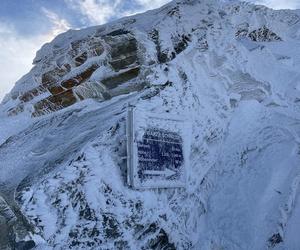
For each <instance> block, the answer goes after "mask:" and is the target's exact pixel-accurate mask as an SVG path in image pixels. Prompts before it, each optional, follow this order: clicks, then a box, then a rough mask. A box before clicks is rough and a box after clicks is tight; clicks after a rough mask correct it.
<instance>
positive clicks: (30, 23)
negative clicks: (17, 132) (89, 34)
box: [0, 0, 300, 100]
mask: <svg viewBox="0 0 300 250" xmlns="http://www.w3.org/2000/svg"><path fill="white" fill-rule="evenodd" d="M169 1H170V0H0V48H1V49H0V76H1V80H0V100H1V99H2V98H3V97H4V95H5V94H6V93H8V92H9V91H10V89H11V88H12V87H13V85H14V83H15V82H16V81H17V80H18V79H19V78H21V77H22V76H23V75H24V74H26V73H27V72H28V71H29V70H30V69H31V68H32V61H33V58H34V57H35V53H36V51H37V50H38V49H39V48H40V47H41V46H42V45H43V44H44V43H46V42H49V41H51V40H52V39H53V38H54V37H55V36H56V35H58V34H59V33H62V32H64V31H66V30H68V29H80V28H84V27H88V26H92V25H99V24H103V23H106V22H109V21H111V20H114V19H117V18H120V17H122V16H127V15H132V14H136V13H139V12H144V11H146V10H149V9H154V8H158V7H160V6H162V5H163V4H165V3H167V2H169ZM225 1H226V0H225ZM248 1H252V2H255V3H258V4H264V5H267V6H269V7H271V8H274V9H283V8H285V9H288V8H289V9H296V8H300V0H248Z"/></svg>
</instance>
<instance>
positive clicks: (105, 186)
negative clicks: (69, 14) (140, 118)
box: [0, 0, 300, 250]
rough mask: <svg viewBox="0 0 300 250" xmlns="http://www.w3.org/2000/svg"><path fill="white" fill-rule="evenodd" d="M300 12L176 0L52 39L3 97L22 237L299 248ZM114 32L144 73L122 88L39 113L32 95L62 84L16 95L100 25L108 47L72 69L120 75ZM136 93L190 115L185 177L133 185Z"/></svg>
mask: <svg viewBox="0 0 300 250" xmlns="http://www.w3.org/2000/svg"><path fill="white" fill-rule="evenodd" d="M298 14H299V11H289V10H280V11H274V10H271V9H268V8H266V7H263V6H255V5H251V4H248V3H227V4H225V3H223V2H218V1H214V0H213V1H211V0H210V1H209V0H201V1H200V0H190V1H183V0H182V1H173V2H171V3H170V4H167V5H165V6H163V7H162V8H160V9H157V10H153V11H149V12H146V13H144V14H140V15H137V16H134V17H128V18H123V19H121V20H119V21H116V22H113V23H109V24H107V25H104V26H100V27H91V28H88V29H85V30H81V31H68V32H67V33H64V34H61V35H59V36H58V37H57V38H55V39H54V40H53V41H52V42H51V43H50V44H46V45H44V46H43V47H42V49H41V50H40V51H39V52H38V53H37V58H36V59H35V67H34V68H33V69H32V71H31V72H29V73H28V75H26V76H25V77H24V78H22V79H21V80H20V81H19V82H17V83H16V86H15V88H14V90H13V91H12V92H11V94H10V95H8V96H7V97H6V99H5V101H4V102H3V103H2V105H1V107H0V109H1V120H0V128H1V133H0V194H1V195H2V196H3V197H4V198H5V199H6V200H7V202H8V203H9V204H10V206H12V207H14V209H15V211H19V210H20V211H21V212H22V214H23V215H24V216H25V218H26V220H27V222H28V223H29V224H30V225H31V227H30V229H29V227H27V233H26V236H24V237H23V238H25V239H27V240H28V239H33V240H34V241H35V244H36V245H37V249H46V248H49V249H67V248H71V249H203V250H206V249H207V250H208V249H272V248H274V249H291V250H294V249H295V250H297V249H300V242H299V237H298V232H299V230H300V224H299V222H298V221H299V218H300V205H299V198H300V196H299V193H300V192H299V182H300V164H299V163H300V138H299V137H300V71H299V66H300V32H299V30H300V22H299V21H300V16H299V15H298ZM120 30H123V31H124V30H126V31H129V33H126V34H125V35H124V34H123V33H122V32H121V33H122V34H120ZM114 31H118V32H115V33H116V34H117V35H116V36H117V38H118V39H119V38H120V39H121V40H122V39H125V40H126V39H131V40H130V41H132V37H134V38H135V39H136V41H137V50H136V51H137V52H136V53H137V58H138V60H137V61H135V62H134V67H136V66H138V67H139V68H140V69H139V75H138V76H137V78H136V79H137V80H136V81H135V80H129V81H127V82H126V81H125V83H122V84H123V85H122V84H121V85H118V87H117V88H119V86H121V87H122V86H123V88H125V90H127V91H125V92H124V91H120V92H118V91H119V89H117V90H118V91H117V90H115V89H113V90H111V89H109V90H103V88H102V89H101V88H100V89H99V88H97V91H99V93H98V92H97V96H95V97H94V98H93V99H91V98H90V97H92V96H88V95H86V96H85V98H82V99H80V98H77V99H76V101H75V102H74V103H73V102H72V105H67V106H68V107H67V108H63V109H62V107H59V108H57V109H56V108H55V109H53V110H50V111H51V112H49V113H48V112H46V113H48V114H44V113H43V114H42V115H40V116H38V117H35V116H34V117H32V114H34V112H35V111H36V108H37V107H38V106H36V103H37V102H40V101H41V100H43V98H46V99H47V98H48V97H49V96H50V99H47V100H50V101H51V100H53V99H51V95H53V96H56V94H53V92H47V91H46V90H45V91H46V92H43V93H42V94H41V95H34V97H33V99H30V101H28V102H22V98H21V99H20V96H24V93H25V94H26V93H27V92H28V91H30V90H32V89H33V88H36V87H37V86H39V84H42V83H41V82H39V81H40V80H39V79H40V76H41V75H42V74H43V73H44V72H46V71H45V69H47V70H48V68H47V67H48V66H49V65H54V64H55V63H57V60H58V58H60V55H61V54H63V55H66V53H69V52H66V51H68V48H69V47H70V44H72V43H73V42H76V41H82V40H85V39H87V40H88V41H89V39H91V40H93V39H94V36H95V34H97V36H96V37H100V38H99V39H100V40H101V39H102V40H101V43H102V45H103V46H104V47H105V48H104V50H103V51H104V52H103V54H102V55H98V54H97V55H96V56H95V55H94V54H93V55H89V56H90V58H88V59H87V61H86V62H85V63H84V64H82V65H80V66H78V65H77V66H76V65H73V66H72V67H71V71H70V72H69V73H68V74H69V75H72V74H73V75H74V74H76V72H79V71H80V70H81V69H82V68H84V67H88V66H86V65H88V64H89V63H91V62H95V61H97V62H98V64H101V66H99V65H98V66H99V68H97V69H96V70H95V71H94V73H92V74H91V76H90V79H89V80H88V81H89V82H91V84H92V83H93V82H97V83H98V82H101V81H102V82H104V80H103V77H104V76H105V77H107V75H109V76H110V77H111V75H113V77H115V76H118V74H119V75H121V76H124V75H122V72H124V71H123V69H122V70H115V71H114V70H113V69H112V68H113V67H112V66H109V65H112V64H109V63H108V64H106V60H108V61H109V60H111V57H113V54H110V53H111V52H110V49H109V48H108V49H107V48H106V46H108V45H110V46H112V50H113V49H114V46H117V45H115V44H114V43H110V42H111V40H110V39H111V38H107V36H112V35H108V34H110V33H111V32H114ZM128 34H129V35H128ZM114 36H115V34H114ZM97 39H98V38H97ZM103 41H104V42H103ZM114 41H115V40H114ZM122 41H123V40H122ZM126 41H127V40H126ZM88 46H89V45H88ZM60 53H61V54H60ZM120 53H121V52H120ZM122 53H123V52H122ZM124 53H125V52H124ZM125 54H126V56H127V54H128V53H127V52H126V53H125ZM126 56H125V57H126ZM66 58H67V59H64V60H71V59H70V58H69V57H66ZM68 58H69V59H68ZM61 60H62V59H61ZM100 62H101V63H100ZM109 62H110V61H109ZM70 65H72V63H70ZM98 66H97V67H98ZM51 67H52V66H51ZM128 67H129V68H130V67H132V65H129V66H128ZM120 72H121V73H120ZM69 75H66V76H63V77H61V78H64V77H65V78H67V77H68V76H69ZM61 78H59V81H60V79H61ZM121 78H122V77H121ZM32 79H34V81H32ZM105 79H110V80H111V79H112V78H105ZM116 79H118V78H116ZM55 84H56V82H55ZM77 84H81V82H80V83H77ZM82 84H85V82H83V83H82ZM139 84H140V85H142V87H141V86H140V85H139ZM55 86H56V85H55ZM57 86H58V85H57ZM59 86H60V85H59ZM95 86H98V85H95ZM136 86H138V87H136ZM51 87H52V86H51ZM77 87H78V86H72V89H71V91H73V92H74V93H76V88H77ZM43 91H44V90H43ZM67 91H70V90H67ZM105 91H108V93H109V94H112V93H113V94H112V96H111V98H108V99H106V98H104V93H106V94H107V92H105ZM109 91H111V92H109ZM114 91H115V92H114ZM73 92H72V93H73ZM68 93H69V92H68ZM128 104H131V105H135V106H137V107H138V108H139V109H140V110H145V111H149V112H156V113H158V114H161V115H163V114H165V113H168V115H170V114H171V115H172V114H174V115H176V116H184V117H188V118H189V120H190V122H191V124H192V138H191V154H190V166H189V170H188V181H187V185H186V188H184V189H166V190H163V189H162V190H155V189H152V190H143V191H137V190H132V189H130V188H129V187H128V186H127V184H126V162H125V161H124V156H125V155H126V137H125V131H126V129H125V124H126V123H125V117H126V108H127V106H128ZM20 105H21V106H22V107H23V108H22V109H21V111H20V112H19V111H18V112H17V114H15V116H8V115H7V112H8V113H9V110H11V109H12V108H14V107H17V106H20ZM10 115H11V113H10ZM0 212H1V211H0ZM19 224H22V223H21V222H20V223H19ZM23 224H24V223H23ZM0 226H1V225H0ZM23 227H25V226H24V225H23ZM14 229H15V231H16V234H18V230H17V229H16V227H14ZM19 238H22V237H21V236H19Z"/></svg>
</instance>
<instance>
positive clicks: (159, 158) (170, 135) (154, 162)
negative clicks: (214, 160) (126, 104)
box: [127, 108, 190, 189]
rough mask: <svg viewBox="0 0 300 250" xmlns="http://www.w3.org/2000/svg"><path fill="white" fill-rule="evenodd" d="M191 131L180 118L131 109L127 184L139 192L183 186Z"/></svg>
mask: <svg viewBox="0 0 300 250" xmlns="http://www.w3.org/2000/svg"><path fill="white" fill-rule="evenodd" d="M189 132H190V129H189V123H187V122H186V121H184V120H182V119H180V118H176V117H174V116H170V115H157V114H152V113H148V112H145V111H142V110H138V109H133V108H129V110H128V117H127V164H128V184H129V185H130V186H132V187H133V188H137V189H142V188H173V187H184V185H185V182H186V174H187V167H188V159H189V146H190V145H189V144H190V143H189V139H190V136H189Z"/></svg>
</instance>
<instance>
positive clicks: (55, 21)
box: [0, 9, 70, 101]
mask: <svg viewBox="0 0 300 250" xmlns="http://www.w3.org/2000/svg"><path fill="white" fill-rule="evenodd" d="M43 12H44V14H45V15H46V16H47V17H48V18H49V22H51V24H52V25H51V26H52V28H51V30H49V32H48V33H46V34H40V35H35V36H26V37H24V36H21V35H20V34H19V33H18V32H17V31H16V29H15V28H14V26H13V25H12V24H8V23H0V48H5V49H1V50H0V65H1V67H0V76H1V83H0V101H1V99H2V98H3V97H4V95H5V93H8V92H9V90H10V89H11V88H12V86H13V84H14V83H15V82H16V81H17V80H18V79H19V78H21V77H22V76H23V75H24V74H26V73H27V72H28V71H29V70H30V68H31V67H32V61H33V58H34V57H35V54H36V51H37V50H38V49H39V48H40V47H41V46H42V45H43V44H44V43H46V42H49V41H51V40H52V39H53V38H54V37H55V36H56V35H58V34H59V33H61V32H64V31H66V30H68V29H69V28H70V25H69V24H68V22H67V21H66V20H64V19H61V18H59V16H58V15H56V14H55V13H53V12H51V11H49V10H47V9H43Z"/></svg>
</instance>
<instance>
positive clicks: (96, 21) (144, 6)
mask: <svg viewBox="0 0 300 250" xmlns="http://www.w3.org/2000/svg"><path fill="white" fill-rule="evenodd" d="M65 2H66V3H67V4H68V6H69V7H70V8H72V9H74V10H76V11H78V10H79V11H80V13H81V15H82V16H83V17H85V18H86V19H87V20H88V22H87V25H100V24H104V23H106V22H108V21H110V20H112V19H116V18H121V17H123V16H128V15H133V14H136V13H140V12H143V11H146V10H149V9H154V8H158V7H160V6H162V5H163V4H165V3H167V2H170V0H132V1H130V3H128V2H129V1H128V2H127V3H126V1H122V0H65ZM132 6H134V8H132Z"/></svg>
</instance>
